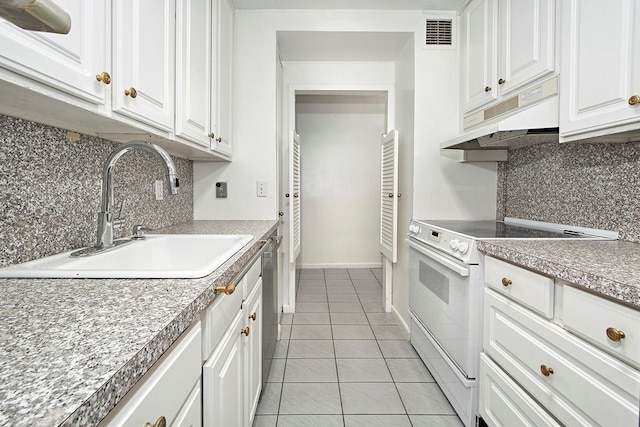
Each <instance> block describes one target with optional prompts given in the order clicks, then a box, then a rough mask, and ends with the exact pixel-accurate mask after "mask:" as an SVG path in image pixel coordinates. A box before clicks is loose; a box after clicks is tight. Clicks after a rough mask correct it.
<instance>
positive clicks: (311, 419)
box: [253, 268, 462, 427]
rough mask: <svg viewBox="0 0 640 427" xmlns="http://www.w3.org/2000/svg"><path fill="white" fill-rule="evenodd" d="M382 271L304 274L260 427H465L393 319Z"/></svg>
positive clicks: (261, 412) (284, 327)
mask: <svg viewBox="0 0 640 427" xmlns="http://www.w3.org/2000/svg"><path fill="white" fill-rule="evenodd" d="M381 274H382V271H381V270H380V269H366V268H363V269H324V270H322V269H307V270H301V271H300V274H299V279H298V283H297V299H296V313H295V314H283V318H282V319H283V321H282V340H281V341H280V342H278V346H277V347H276V356H275V357H276V359H274V361H273V365H272V368H271V372H270V375H269V380H268V383H267V386H266V387H265V390H263V394H262V397H261V401H260V404H259V406H258V410H257V415H256V417H255V422H254V424H253V425H254V427H274V426H276V425H277V426H278V427H315V426H317V427H333V426H336V427H338V426H346V427H358V426H366V427H376V426H380V427H386V426H388V427H405V426H406V427H409V426H414V427H422V426H437V427H462V423H461V422H460V420H459V419H458V417H457V416H456V415H455V412H454V410H453V408H452V407H451V405H450V404H449V402H448V401H447V399H446V398H445V397H444V395H443V394H442V392H441V391H440V388H439V387H438V385H437V384H436V383H435V382H434V380H433V377H432V376H431V374H430V373H429V371H428V370H427V369H426V367H425V366H424V364H423V363H422V361H421V360H420V359H419V358H418V355H417V354H416V352H415V350H414V349H413V348H412V347H411V344H409V342H408V341H407V339H408V337H407V336H405V334H404V332H403V331H402V329H401V328H399V327H398V326H397V325H396V323H395V320H394V318H393V315H391V314H390V313H384V312H383V310H382V302H381V301H382V299H381V295H382V288H381V285H380V282H381Z"/></svg>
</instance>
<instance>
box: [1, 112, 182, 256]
mask: <svg viewBox="0 0 640 427" xmlns="http://www.w3.org/2000/svg"><path fill="white" fill-rule="evenodd" d="M75 136H77V134H76V135H75ZM75 139H76V138H67V131H66V130H63V129H58V128H54V127H50V126H45V125H41V124H38V123H34V122H30V121H27V120H22V119H17V118H13V117H8V116H3V115H0V203H1V205H2V208H1V209H0V267H4V266H7V265H10V264H16V263H21V262H25V261H30V260H33V259H37V258H41V257H44V256H47V255H52V254H56V253H59V252H64V251H68V250H71V249H75V248H79V247H83V246H88V245H92V244H93V243H94V242H95V239H96V222H97V213H98V211H99V210H100V188H101V180H102V167H103V164H104V161H105V160H106V158H107V156H108V155H109V154H110V153H111V151H112V150H113V149H114V148H116V147H117V146H118V145H119V144H118V143H115V142H112V141H107V140H104V139H101V138H97V137H92V136H86V135H80V137H79V139H78V140H77V141H76V140H75ZM173 160H174V162H175V165H176V168H177V170H178V177H179V179H180V188H179V193H178V195H176V196H170V195H168V192H167V183H166V173H165V169H164V167H163V166H162V165H161V164H160V162H159V161H158V160H157V159H156V158H155V157H154V156H153V155H151V154H149V153H145V152H131V153H128V154H126V155H125V156H123V157H122V158H121V159H120V161H119V162H118V163H117V165H116V168H115V173H114V178H115V179H114V189H115V193H114V194H115V200H116V204H119V203H120V202H121V201H124V207H123V209H122V217H123V218H124V219H125V226H124V227H123V228H122V229H121V230H120V231H118V232H117V233H116V237H124V236H126V235H130V234H131V227H132V226H133V225H135V224H144V225H146V226H148V227H151V228H159V227H165V226H169V225H173V224H177V223H180V222H184V221H189V220H192V219H193V164H192V162H191V161H189V160H185V159H180V158H176V157H173ZM155 180H162V181H163V183H164V200H160V201H156V200H155V192H154V181H155Z"/></svg>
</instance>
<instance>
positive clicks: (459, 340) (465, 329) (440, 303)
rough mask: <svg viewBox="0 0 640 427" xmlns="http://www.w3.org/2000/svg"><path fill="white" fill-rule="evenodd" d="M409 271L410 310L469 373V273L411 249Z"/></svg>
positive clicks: (470, 369) (472, 309)
mask: <svg viewBox="0 0 640 427" xmlns="http://www.w3.org/2000/svg"><path fill="white" fill-rule="evenodd" d="M409 275H410V278H409V279H410V280H409V283H410V286H409V306H410V308H411V310H412V311H413V313H414V314H415V315H416V317H417V318H418V319H419V320H420V322H421V323H422V324H423V325H424V326H425V328H426V329H427V330H428V331H429V333H430V334H431V335H432V336H433V338H435V340H436V341H437V342H438V344H439V345H440V347H441V348H442V349H443V350H444V351H445V352H446V353H447V354H448V355H449V356H450V357H451V359H452V360H453V362H454V363H455V364H456V365H458V367H459V368H460V370H461V371H463V372H464V373H465V375H467V374H470V373H471V375H473V373H472V372H473V371H474V369H473V367H472V363H473V362H472V361H473V357H472V354H471V352H472V348H471V347H472V346H471V343H473V342H475V339H476V337H471V336H470V335H471V331H472V330H475V329H473V327H472V325H470V324H469V322H470V319H471V317H472V316H471V313H472V312H473V311H474V310H475V308H476V307H474V304H473V303H472V301H471V299H472V297H471V296H472V291H471V289H470V288H471V281H472V279H471V275H469V276H461V275H460V274H458V273H457V272H455V271H453V270H452V269H451V268H449V267H448V266H446V265H443V264H442V263H440V262H438V261H436V260H435V259H433V258H431V257H429V256H427V255H424V254H422V253H419V252H418V251H416V250H412V251H411V259H410V272H409ZM467 376H468V375H467Z"/></svg>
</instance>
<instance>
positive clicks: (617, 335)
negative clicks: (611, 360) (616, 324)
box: [607, 328, 627, 342]
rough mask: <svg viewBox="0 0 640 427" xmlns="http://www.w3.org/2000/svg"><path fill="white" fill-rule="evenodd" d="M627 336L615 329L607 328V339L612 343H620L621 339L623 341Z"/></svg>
mask: <svg viewBox="0 0 640 427" xmlns="http://www.w3.org/2000/svg"><path fill="white" fill-rule="evenodd" d="M626 336H627V335H626V334H625V333H624V332H623V331H621V330H619V329H616V328H607V338H609V339H610V340H611V341H613V342H620V340H621V339H624V338H625V337H626Z"/></svg>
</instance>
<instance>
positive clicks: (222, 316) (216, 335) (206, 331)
mask: <svg viewBox="0 0 640 427" xmlns="http://www.w3.org/2000/svg"><path fill="white" fill-rule="evenodd" d="M245 281H246V277H245V279H242V281H241V282H240V283H239V284H238V286H237V287H236V290H235V292H234V293H232V294H231V295H225V294H224V293H220V294H218V295H217V296H216V298H215V299H214V300H213V302H212V303H211V304H209V306H208V307H207V308H205V309H204V310H203V311H202V313H201V314H200V319H201V320H202V360H203V361H205V360H207V359H209V357H210V356H211V352H212V351H213V349H214V348H216V346H217V345H218V342H219V341H220V338H222V336H223V335H224V332H225V331H226V330H227V328H228V327H229V325H230V324H231V321H232V320H233V318H234V317H235V316H236V314H237V313H238V311H240V309H241V308H242V300H243V295H242V294H243V292H244V290H243V288H244V283H245Z"/></svg>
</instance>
